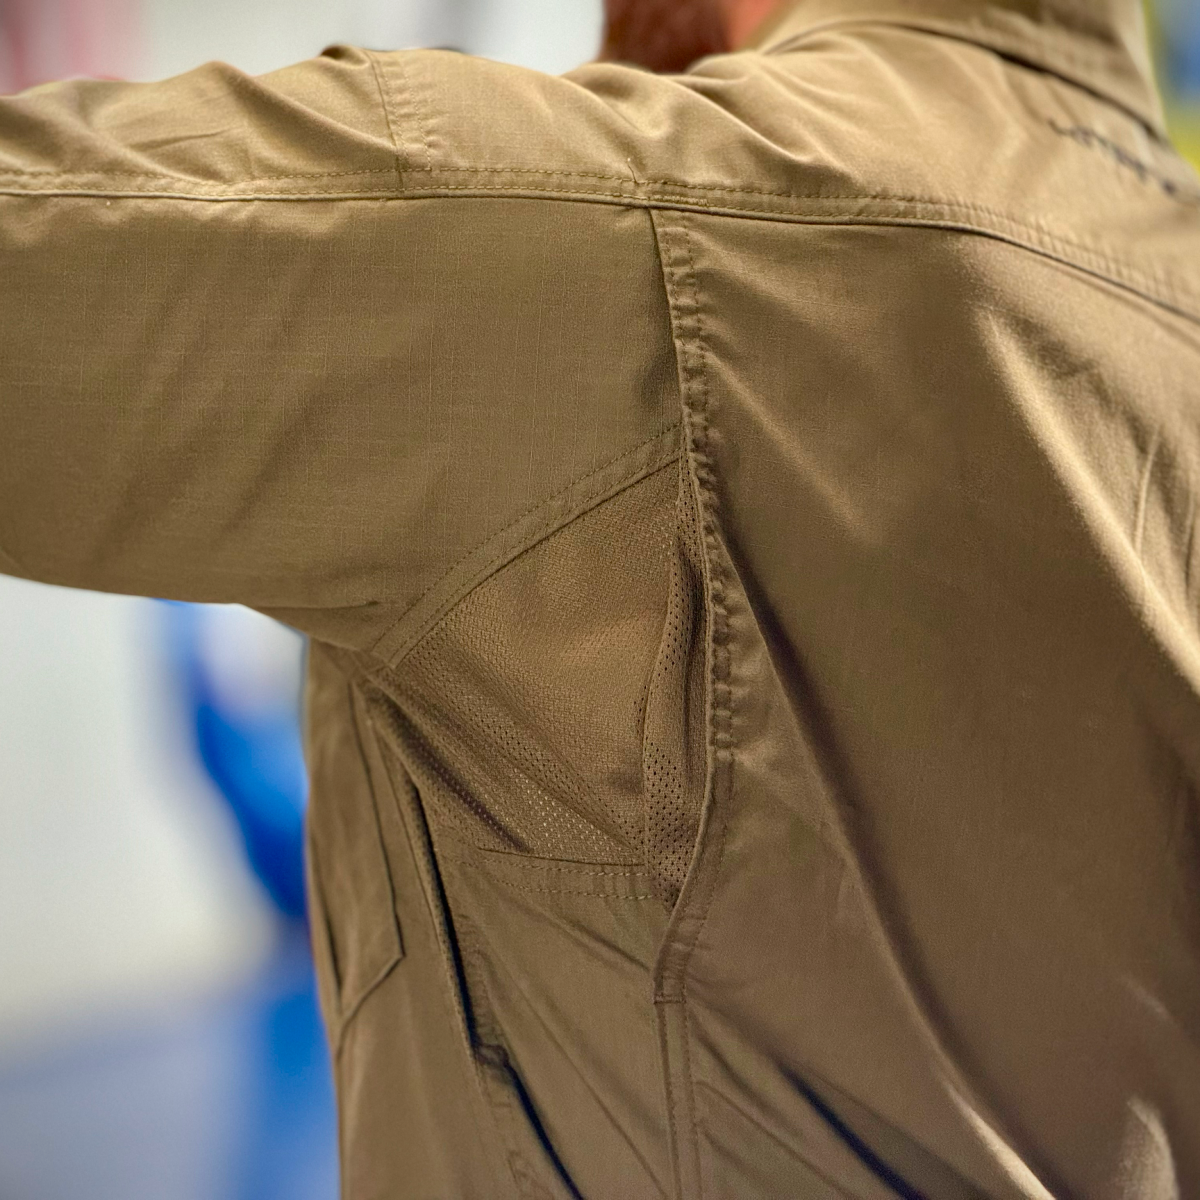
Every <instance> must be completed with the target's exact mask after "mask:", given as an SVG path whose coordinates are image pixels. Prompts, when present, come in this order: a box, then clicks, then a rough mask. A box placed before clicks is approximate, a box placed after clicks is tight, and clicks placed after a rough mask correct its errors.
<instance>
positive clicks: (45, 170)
mask: <svg viewBox="0 0 1200 1200" xmlns="http://www.w3.org/2000/svg"><path fill="white" fill-rule="evenodd" d="M395 173H396V172H395V168H393V167H361V168H359V169H358V170H357V171H301V172H298V173H296V174H293V175H255V176H254V177H253V178H252V179H244V180H242V185H243V186H244V185H245V184H249V183H257V182H259V181H260V180H264V179H331V178H334V177H335V176H342V175H394V174H395ZM8 175H18V176H49V177H50V178H52V179H110V178H111V179H162V180H164V181H167V182H170V183H178V182H179V181H180V180H184V181H186V176H180V175H164V174H163V173H162V172H161V171H56V170H54V169H52V168H51V167H5V168H4V169H2V170H0V178H3V177H5V176H8ZM191 183H192V185H193V186H194V187H230V186H237V185H231V184H226V183H221V182H220V181H218V180H204V179H196V180H192V181H191ZM35 194H36V193H35ZM316 194H317V195H318V196H319V195H320V193H319V192H318V193H316ZM201 198H202V199H207V197H201Z"/></svg>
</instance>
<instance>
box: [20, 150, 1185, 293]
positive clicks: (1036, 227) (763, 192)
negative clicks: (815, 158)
mask: <svg viewBox="0 0 1200 1200" xmlns="http://www.w3.org/2000/svg"><path fill="white" fill-rule="evenodd" d="M455 172H459V173H462V172H469V173H484V172H492V173H501V174H513V175H548V176H556V177H558V178H564V179H602V180H607V181H610V182H616V183H622V182H624V183H626V184H628V180H625V179H623V178H622V177H621V176H617V175H587V174H584V173H581V172H571V171H541V170H534V169H525V168H518V167H512V168H510V167H462V168H454V169H453V170H451V171H448V172H446V173H450V174H453V173H455ZM38 173H39V172H36V171H28V172H25V171H0V178H3V177H4V176H6V175H18V176H19V175H34V174H38ZM43 173H44V174H47V175H49V176H51V177H53V178H58V179H63V180H67V179H72V178H79V179H84V178H100V179H104V178H108V177H110V176H111V177H113V178H118V177H120V178H141V179H160V180H163V181H164V182H178V180H177V178H175V177H172V176H168V175H153V174H149V173H145V172H133V171H128V172H122V171H114V172H103V171H96V172H90V173H88V174H86V175H79V176H73V175H69V174H67V173H65V172H63V173H59V172H49V171H47V172H43ZM393 173H394V172H393V170H392V168H382V167H377V168H371V169H368V170H363V171H330V172H324V173H320V172H318V173H313V174H309V175H263V176H258V177H256V179H261V180H268V179H323V178H333V177H339V176H347V175H390V174H393ZM245 182H246V183H253V182H255V180H247V181H245ZM645 183H649V184H653V185H656V186H662V187H667V188H673V189H674V190H675V192H676V193H677V194H676V195H674V196H672V197H661V198H660V197H655V196H638V195H631V194H630V193H629V192H613V191H596V192H580V191H573V190H571V189H568V188H549V187H546V188H539V189H537V196H539V197H544V198H547V199H549V198H553V197H558V196H562V197H566V198H568V199H588V198H591V199H597V200H611V201H619V202H621V203H623V204H628V205H632V206H634V207H643V206H645V207H650V206H655V205H659V206H666V207H671V206H672V204H680V203H683V204H686V203H688V202H689V201H688V198H687V197H686V196H681V195H679V194H678V193H680V192H685V193H686V192H704V191H708V192H714V193H719V194H721V195H728V196H743V195H744V196H751V195H756V196H770V197H776V198H780V199H790V200H802V201H810V202H813V203H815V204H820V203H822V202H824V201H837V202H841V201H852V200H853V201H859V202H861V203H869V204H878V205H884V206H886V205H895V206H896V212H894V213H891V212H888V211H887V209H886V208H884V209H883V211H881V212H878V213H874V214H871V216H874V217H876V218H877V219H881V218H882V219H886V218H888V217H902V216H904V209H905V208H906V207H908V206H912V207H926V208H933V209H939V210H943V211H950V212H964V213H979V214H981V215H983V216H988V217H995V218H996V219H997V220H999V221H1003V222H1005V223H1006V224H1007V225H1010V226H1012V227H1013V228H1015V229H1018V230H1026V231H1028V232H1030V233H1033V234H1037V235H1039V236H1042V237H1045V238H1047V239H1049V240H1051V241H1053V242H1054V243H1055V244H1056V245H1057V246H1060V247H1067V248H1068V249H1072V250H1077V251H1080V252H1081V253H1083V254H1088V255H1092V256H1094V257H1095V258H1096V259H1097V260H1098V261H1100V262H1103V263H1105V265H1107V266H1109V267H1110V268H1114V269H1117V268H1120V269H1125V268H1123V267H1122V264H1120V263H1119V262H1117V261H1116V260H1113V259H1110V258H1108V257H1107V256H1106V255H1104V253H1103V252H1102V251H1100V250H1099V249H1097V248H1095V247H1093V246H1089V245H1087V244H1085V243H1082V242H1077V241H1074V240H1073V239H1071V238H1069V237H1065V236H1064V235H1063V234H1061V233H1058V232H1056V231H1055V230H1053V229H1051V228H1049V227H1047V226H1045V225H1042V224H1041V223H1039V222H1036V221H1028V220H1025V219H1023V218H1020V217H1014V216H1012V215H1010V214H1009V213H1007V212H1005V211H1004V210H1003V209H997V208H992V207H991V206H990V205H986V204H977V203H975V202H973V201H969V200H938V199H934V198H932V197H928V196H903V195H889V194H884V193H878V194H877V193H874V192H857V193H853V192H851V193H843V192H831V193H821V194H813V193H805V192H781V191H770V190H768V189H765V188H732V187H727V186H724V185H722V184H703V183H683V182H679V181H673V180H649V181H644V184H645ZM193 186H195V187H206V186H207V187H226V186H237V185H227V184H216V183H214V184H205V183H202V182H201V183H195V184H193ZM404 190H405V195H404V196H391V195H390V194H388V193H386V192H383V191H382V190H381V191H380V192H379V193H369V196H370V197H373V196H375V195H377V194H378V195H386V196H388V198H390V199H397V200H403V199H406V198H409V197H417V198H428V197H431V196H436V195H439V194H443V193H449V192H462V191H471V192H483V193H508V192H517V193H519V192H522V191H523V190H524V189H522V188H520V187H517V186H513V185H508V184H466V183H463V184H453V183H446V184H436V185H430V186H428V187H413V188H406V189H404ZM5 194H12V195H18V196H26V195H28V196H37V195H59V194H62V193H59V192H56V191H50V192H40V191H35V190H26V189H18V190H16V191H14V192H11V193H5ZM67 194H71V195H74V194H77V193H74V192H72V193H67ZM78 194H89V195H90V194H92V193H91V192H86V193H78ZM96 194H99V195H103V194H104V193H96ZM152 194H155V195H158V193H152ZM163 198H166V199H181V200H199V201H202V202H203V201H213V200H229V201H234V202H236V201H239V200H241V201H247V202H249V201H253V200H266V199H283V200H304V199H314V200H321V199H326V200H333V199H353V197H347V196H344V195H336V196H330V195H329V194H327V193H322V192H313V193H305V192H295V193H277V194H276V193H268V194H264V195H254V194H253V193H250V194H242V195H238V194H232V195H229V194H226V195H203V194H193V193H191V192H173V193H169V194H167V195H165V196H164V197H163ZM364 198H368V197H364ZM535 198H536V197H535ZM690 202H691V203H693V204H695V205H696V206H697V207H702V208H711V207H713V206H712V205H711V204H710V203H709V202H708V201H706V200H704V199H703V198H695V199H692V200H691V201H690ZM680 211H686V209H684V210H680ZM734 211H735V212H745V213H750V214H754V215H777V216H780V217H788V216H795V217H799V218H800V219H802V220H803V219H804V218H805V217H809V218H810V219H811V218H812V214H808V213H805V212H803V211H798V210H795V209H785V208H739V209H735V210H734ZM822 219H824V218H822ZM832 219H833V220H844V221H845V222H846V223H847V224H863V223H870V217H867V218H864V217H862V216H854V217H845V216H842V215H836V216H835V217H834V218H832ZM905 219H912V218H908V217H906V218H905ZM980 232H984V233H998V232H1000V231H998V230H991V229H988V228H986V227H983V228H981V229H980ZM1145 277H1146V278H1149V279H1156V278H1158V277H1157V276H1155V275H1153V274H1151V275H1147V276H1145ZM1163 282H1164V283H1165V281H1163Z"/></svg>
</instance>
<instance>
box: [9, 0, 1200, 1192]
mask: <svg viewBox="0 0 1200 1200" xmlns="http://www.w3.org/2000/svg"><path fill="white" fill-rule="evenodd" d="M0 193H2V194H0V421H2V427H0V561H2V564H3V568H4V569H5V570H6V571H9V572H11V573H12V574H15V575H21V576H25V577H27V578H31V579H37V580H45V581H49V582H52V583H59V584H67V585H71V586H78V587H87V588H95V589H103V590H110V591H118V592H130V593H144V594H149V595H156V596H168V597H178V598H183V599H188V600H196V601H237V602H240V603H242V604H246V605H250V606H252V607H254V608H256V609H260V610H262V611H263V612H266V613H269V614H271V615H272V616H275V617H277V618H279V619H280V620H282V621H285V622H287V623H288V624H290V625H292V626H295V627H296V628H297V629H300V630H303V631H305V632H306V633H308V634H309V635H311V639H312V641H311V653H310V664H309V669H310V683H309V690H308V696H307V700H308V703H307V713H308V716H307V723H308V735H307V736H308V743H307V750H308V755H309V764H310V769H311V774H312V784H313V792H312V806H311V810H310V825H309V834H310V839H309V840H310V851H311V854H310V860H309V861H310V867H311V871H310V882H311V894H312V917H313V934H314V943H315V951H316V955H317V962H318V968H319V978H320V986H321V992H322V1003H323V1007H324V1011H325V1016H326V1020H327V1024H328V1029H329V1035H330V1041H331V1045H332V1048H333V1053H334V1056H335V1062H336V1079H337V1087H338V1093H339V1099H340V1105H341V1116H340V1122H341V1129H340V1137H341V1152H342V1162H343V1167H342V1174H343V1195H344V1197H345V1200H399V1198H407V1197H412V1198H414V1200H417V1198H420V1200H431V1198H437V1200H452V1198H458V1197H464V1198H469V1200H474V1198H476V1197H478V1198H480V1200H507V1198H513V1200H516V1198H530V1200H533V1198H536V1200H568V1198H571V1197H587V1198H588V1200H608V1198H612V1200H643V1198H645V1200H650V1198H659V1197H678V1198H685V1200H699V1198H701V1197H706V1198H711V1200H716V1198H729V1200H743V1198H747V1197H749V1198H758V1197H763V1198H772V1200H773V1198H787V1200H792V1198H804V1200H807V1198H826V1197H830V1198H832V1197H846V1196H852V1197H858V1198H862V1200H882V1198H883V1197H897V1196H899V1197H905V1198H907V1197H929V1198H931V1200H960V1198H966V1197H989V1198H995V1200H1016V1198H1018V1197H1021V1198H1026V1200H1033V1198H1039V1200H1045V1198H1047V1197H1054V1198H1056V1200H1068V1198H1071V1200H1076V1198H1079V1200H1082V1198H1087V1200H1169V1198H1187V1197H1198V1196H1200V544H1198V539H1197V538H1196V537H1195V533H1196V523H1197V522H1196V516H1197V503H1198V497H1200V181H1198V180H1197V178H1196V176H1195V174H1194V173H1193V172H1192V171H1191V170H1190V168H1188V167H1186V166H1185V164H1184V163H1183V162H1182V161H1181V160H1180V159H1179V158H1178V156H1177V155H1176V154H1175V153H1174V152H1173V151H1172V150H1171V148H1170V146H1169V145H1168V144H1167V142H1166V139H1165V135H1164V131H1163V125H1162V115H1161V111H1160V108H1159V102H1158V99H1157V97H1156V94H1155V91H1154V86H1153V83H1152V78H1151V74H1150V68H1149V65H1148V56H1147V51H1146V44H1145V39H1144V34H1143V30H1142V26H1141V15H1140V6H1139V4H1138V3H1137V0H1043V2H1042V3H1038V4H1031V3H1028V2H1027V0H1002V2H998V3H993V4H990V5H989V4H984V3H969V2H965V0H801V2H800V3H798V4H793V5H789V6H787V8H786V10H785V11H784V12H783V13H782V14H781V16H779V17H778V18H777V19H773V20H772V21H771V22H770V23H769V24H768V26H767V27H766V28H765V29H764V30H763V31H762V32H761V34H760V35H759V37H758V39H757V42H756V44H755V45H754V46H752V47H750V48H748V49H746V50H744V51H742V52H739V53H734V54H729V55H720V56H715V57H710V58H707V59H704V60H702V61H700V62H698V63H697V64H695V65H694V66H693V68H692V69H691V70H690V71H689V72H688V73H687V74H684V75H675V76H657V75H654V74H651V73H649V72H646V71H643V70H639V69H635V68H632V67H629V66H625V65H618V64H604V63H591V64H587V65H585V66H582V67H580V68H578V69H577V70H574V71H571V72H568V73H567V74H565V75H563V76H561V77H550V76H547V75H543V74H539V73H537V72H534V71H529V70H524V69H520V68H516V67H512V66H507V65H503V64H500V63H494V62H489V61H486V60H482V59H478V58H472V57H468V56H466V55H461V54H457V53H453V52H449V51H424V50H419V51H402V52H375V51H368V50H361V49H355V48H352V47H348V46H334V47H330V48H328V49H327V50H326V51H325V52H324V53H323V54H322V55H321V56H319V57H317V58H314V59H311V60H309V61H307V62H303V63H300V64H298V65H296V66H292V67H289V68H287V69H285V70H281V71H275V72H272V73H270V74H266V75H261V76H256V77H251V76H247V75H245V74H242V73H240V72H238V71H236V70H234V69H233V68H232V67H229V66H227V65H223V64H220V63H209V64H207V65H205V66H203V67H200V68H198V69H196V70H194V71H190V72H188V73H187V74H184V75H181V76H179V77H177V78H173V79H168V80H165V81H163V82H160V83H153V84H121V83H112V82H97V81H92V82H68V83H59V84H53V85H48V86H45V87H39V88H34V89H32V90H30V91H27V92H25V93H23V94H20V95H17V96H14V97H9V98H4V99H3V100H0ZM64 686H70V684H69V681H64Z"/></svg>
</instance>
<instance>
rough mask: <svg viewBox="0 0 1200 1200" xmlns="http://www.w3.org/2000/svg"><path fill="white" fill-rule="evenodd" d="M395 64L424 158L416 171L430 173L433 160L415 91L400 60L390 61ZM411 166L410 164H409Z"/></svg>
mask: <svg viewBox="0 0 1200 1200" xmlns="http://www.w3.org/2000/svg"><path fill="white" fill-rule="evenodd" d="M392 61H393V62H394V63H395V64H396V70H397V72H398V73H399V76H400V87H401V89H402V90H403V92H404V98H405V99H406V100H407V101H408V107H409V109H410V110H411V111H412V117H413V124H414V125H415V126H416V129H417V133H418V134H419V135H420V138H421V152H422V157H423V158H424V165H423V166H421V167H418V168H414V169H416V170H421V171H432V170H433V159H432V156H431V155H430V153H429V138H428V137H427V136H426V133H425V121H424V119H423V118H422V116H421V105H420V103H419V102H418V100H417V93H416V89H415V88H414V87H413V85H412V80H411V78H410V77H409V74H408V70H407V69H406V68H405V66H404V63H403V61H402V60H401V59H399V58H395V59H393V60H392ZM409 165H410V166H411V164H409Z"/></svg>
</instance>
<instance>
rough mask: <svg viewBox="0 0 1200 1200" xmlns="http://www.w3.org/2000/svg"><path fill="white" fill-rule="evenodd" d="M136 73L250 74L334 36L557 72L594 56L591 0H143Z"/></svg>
mask: <svg viewBox="0 0 1200 1200" xmlns="http://www.w3.org/2000/svg"><path fill="white" fill-rule="evenodd" d="M143 12H144V27H145V35H144V36H145V45H144V50H143V62H142V65H141V67H140V68H139V70H138V72H137V74H136V75H134V76H133V78H137V79H163V78H165V77H167V76H170V75H175V74H178V73H180V72H181V71H186V70H189V69H190V68H191V67H194V66H197V65H199V64H200V63H203V62H207V61H209V60H212V59H220V60H222V61H224V62H228V63H232V64H233V65H234V66H236V67H239V68H240V69H241V70H243V71H247V72H249V73H250V74H261V73H262V72H265V71H272V70H275V69H276V68H278V67H284V66H287V65H288V64H289V63H293V62H299V61H300V60H301V59H305V58H310V57H312V56H313V55H315V54H319V53H320V52H321V50H322V49H323V48H324V47H325V46H328V45H331V44H333V43H335V42H347V43H350V44H351V45H359V46H367V47H369V48H371V49H376V50H387V49H401V48H404V47H411V46H439V45H447V46H454V47H456V48H458V49H460V50H466V51H468V52H470V53H473V54H482V55H484V56H486V57H488V58H496V59H500V60H502V61H504V62H513V63H519V64H520V65H522V66H527V67H534V68H536V69H538V70H542V71H549V72H551V73H559V72H562V71H567V70H570V69H571V68H572V67H575V66H578V65H579V64H580V63H583V62H586V61H587V60H588V59H590V58H594V57H595V54H596V52H597V49H598V47H599V43H600V14H601V6H600V0H143Z"/></svg>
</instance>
